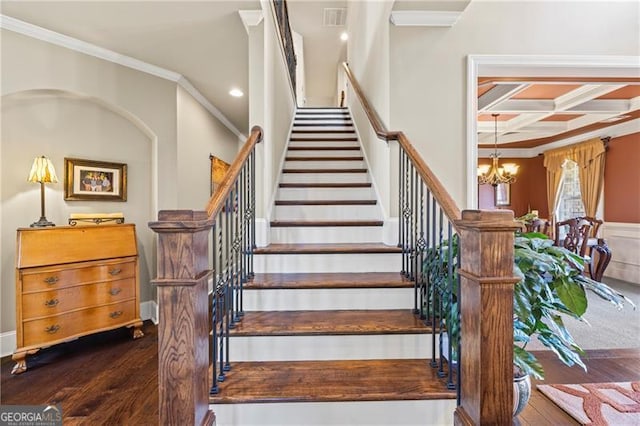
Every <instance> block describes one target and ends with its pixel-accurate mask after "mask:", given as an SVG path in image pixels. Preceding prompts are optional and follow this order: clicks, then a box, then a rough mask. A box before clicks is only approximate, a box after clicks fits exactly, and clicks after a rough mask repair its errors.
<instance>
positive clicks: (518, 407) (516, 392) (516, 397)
mask: <svg viewBox="0 0 640 426" xmlns="http://www.w3.org/2000/svg"><path fill="white" fill-rule="evenodd" d="M530 397H531V378H530V377H529V375H528V374H517V373H516V371H515V369H514V374H513V417H515V416H517V415H518V414H520V413H521V412H522V410H524V407H526V406H527V404H528V403H529V398H530Z"/></svg>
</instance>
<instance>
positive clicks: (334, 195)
mask: <svg viewBox="0 0 640 426" xmlns="http://www.w3.org/2000/svg"><path fill="white" fill-rule="evenodd" d="M375 199H376V196H375V193H374V191H373V188H366V187H365V188H280V189H279V190H278V197H277V200H375ZM355 219H357V218H354V220H355Z"/></svg>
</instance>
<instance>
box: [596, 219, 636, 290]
mask: <svg viewBox="0 0 640 426" xmlns="http://www.w3.org/2000/svg"><path fill="white" fill-rule="evenodd" d="M602 236H603V238H604V239H605V240H606V242H607V245H608V246H609V248H610V249H611V253H612V256H611V262H610V263H609V266H608V267H607V269H606V270H605V275H606V276H608V277H613V278H617V279H619V280H624V281H627V282H630V283H634V284H637V285H640V224H638V223H614V222H606V223H605V224H604V225H603V230H602Z"/></svg>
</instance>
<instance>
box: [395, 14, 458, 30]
mask: <svg viewBox="0 0 640 426" xmlns="http://www.w3.org/2000/svg"><path fill="white" fill-rule="evenodd" d="M461 15H462V12H448V11H439V10H394V11H392V12H391V17H390V18H389V20H390V21H391V23H392V24H393V25H395V26H397V27H417V26H418V27H453V25H454V24H455V23H456V22H457V21H458V19H459V18H460V16H461Z"/></svg>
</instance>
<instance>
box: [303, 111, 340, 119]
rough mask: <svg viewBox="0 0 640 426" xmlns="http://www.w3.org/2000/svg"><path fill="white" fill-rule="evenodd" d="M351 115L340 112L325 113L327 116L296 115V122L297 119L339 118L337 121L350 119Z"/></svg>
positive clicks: (316, 114)
mask: <svg viewBox="0 0 640 426" xmlns="http://www.w3.org/2000/svg"><path fill="white" fill-rule="evenodd" d="M350 117H351V115H350V114H343V113H342V112H331V113H327V114H318V113H315V114H296V120H297V119H299V118H319V119H321V120H322V119H335V118H339V119H343V118H350Z"/></svg>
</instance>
